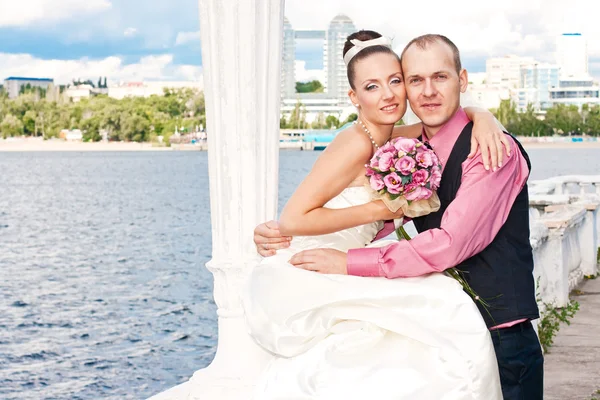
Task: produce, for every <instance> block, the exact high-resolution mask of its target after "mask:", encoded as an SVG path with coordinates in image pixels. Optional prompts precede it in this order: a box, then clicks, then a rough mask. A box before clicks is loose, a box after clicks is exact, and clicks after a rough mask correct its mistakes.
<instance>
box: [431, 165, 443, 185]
mask: <svg viewBox="0 0 600 400" xmlns="http://www.w3.org/2000/svg"><path fill="white" fill-rule="evenodd" d="M441 182H442V171H440V169H439V168H438V167H433V168H432V169H431V188H432V189H433V190H436V189H437V188H439V187H440V183H441Z"/></svg>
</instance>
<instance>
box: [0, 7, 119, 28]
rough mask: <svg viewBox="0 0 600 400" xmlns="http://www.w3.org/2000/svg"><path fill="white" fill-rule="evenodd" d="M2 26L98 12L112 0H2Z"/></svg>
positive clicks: (27, 23)
mask: <svg viewBox="0 0 600 400" xmlns="http://www.w3.org/2000/svg"><path fill="white" fill-rule="evenodd" d="M0 3H2V4H1V6H2V9H1V11H0V27H17V26H28V25H31V24H33V23H40V22H41V23H43V22H56V21H58V20H63V19H72V18H77V17H78V16H81V15H86V14H96V13H100V12H103V11H106V10H108V9H110V8H111V7H112V3H111V2H110V0H84V1H83V0H51V1H50V0H20V1H11V0H0Z"/></svg>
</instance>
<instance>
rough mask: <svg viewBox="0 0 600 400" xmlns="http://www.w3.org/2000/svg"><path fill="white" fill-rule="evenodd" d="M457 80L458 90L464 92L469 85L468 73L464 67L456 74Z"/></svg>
mask: <svg viewBox="0 0 600 400" xmlns="http://www.w3.org/2000/svg"><path fill="white" fill-rule="evenodd" d="M458 82H459V84H460V92H461V93H464V92H466V91H467V86H469V74H468V73H467V70H466V69H464V68H463V69H461V70H460V73H459V74H458Z"/></svg>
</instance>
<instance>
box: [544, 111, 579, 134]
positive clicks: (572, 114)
mask: <svg viewBox="0 0 600 400" xmlns="http://www.w3.org/2000/svg"><path fill="white" fill-rule="evenodd" d="M546 122H547V123H548V124H549V125H550V126H551V127H552V128H554V129H556V132H557V133H559V134H565V135H570V134H577V133H580V132H581V127H582V125H583V118H582V116H581V114H580V113H579V108H578V107H577V106H575V105H565V104H556V105H554V106H553V107H551V108H549V109H548V110H547V111H546Z"/></svg>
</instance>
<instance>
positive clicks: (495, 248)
mask: <svg viewBox="0 0 600 400" xmlns="http://www.w3.org/2000/svg"><path fill="white" fill-rule="evenodd" d="M472 128H473V123H472V122H470V123H469V124H467V126H466V127H465V128H464V129H463V131H462V133H461V134H460V136H459V137H458V139H457V141H456V143H455V144H454V147H453V148H452V152H451V153H450V157H448V160H447V164H446V166H445V167H444V172H443V173H442V182H441V184H440V187H439V189H438V191H437V193H438V195H439V197H440V201H441V207H440V209H439V211H437V212H435V213H431V214H429V215H425V216H423V217H419V218H414V219H413V222H414V224H415V226H416V228H417V231H419V232H423V231H425V230H427V229H435V228H440V225H441V221H442V216H443V215H444V212H445V211H446V208H447V207H448V205H449V204H450V203H451V202H452V201H453V200H454V198H455V197H456V193H457V192H458V189H459V188H460V185H461V180H462V163H463V161H465V160H466V158H467V155H468V154H469V151H470V143H471V131H472ZM515 142H516V143H517V146H518V148H519V150H520V151H521V154H523V157H525V160H526V161H527V166H528V168H529V170H531V163H530V162H529V157H528V156H527V153H526V152H525V150H524V149H523V147H522V146H521V143H519V142H518V141H517V140H516V139H515ZM489 173H492V172H489ZM485 206H486V205H485V204H472V205H471V207H485ZM465 234H468V232H465ZM456 268H457V269H458V270H459V271H461V272H462V275H463V276H464V278H465V280H466V281H467V282H468V283H469V285H470V286H471V288H472V289H473V290H474V291H475V293H476V294H477V295H478V296H479V297H480V298H482V299H484V300H485V301H486V302H487V303H488V304H489V307H488V308H487V311H486V309H485V308H484V307H483V306H482V305H481V304H480V302H477V301H476V304H477V307H478V308H479V311H480V312H481V315H483V318H484V320H485V323H486V324H487V326H488V327H492V326H495V325H499V324H503V323H506V322H510V321H515V320H518V319H523V318H528V319H536V318H539V311H538V307H537V303H536V300H535V283H534V279H533V250H532V248H531V244H530V242H529V196H528V194H527V185H525V186H524V187H523V189H522V190H521V192H520V193H519V195H518V196H517V198H516V200H515V202H514V203H513V206H512V208H511V209H510V213H509V215H508V219H507V220H506V222H505V223H504V225H502V228H500V231H499V232H498V234H497V235H496V237H495V238H494V240H493V241H492V243H490V245H489V246H487V247H486V248H485V249H484V250H483V251H481V252H480V253H478V254H476V255H474V256H473V257H471V258H469V259H467V260H465V261H463V262H462V263H460V264H459V265H457V266H456ZM490 314H491V315H490Z"/></svg>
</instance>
